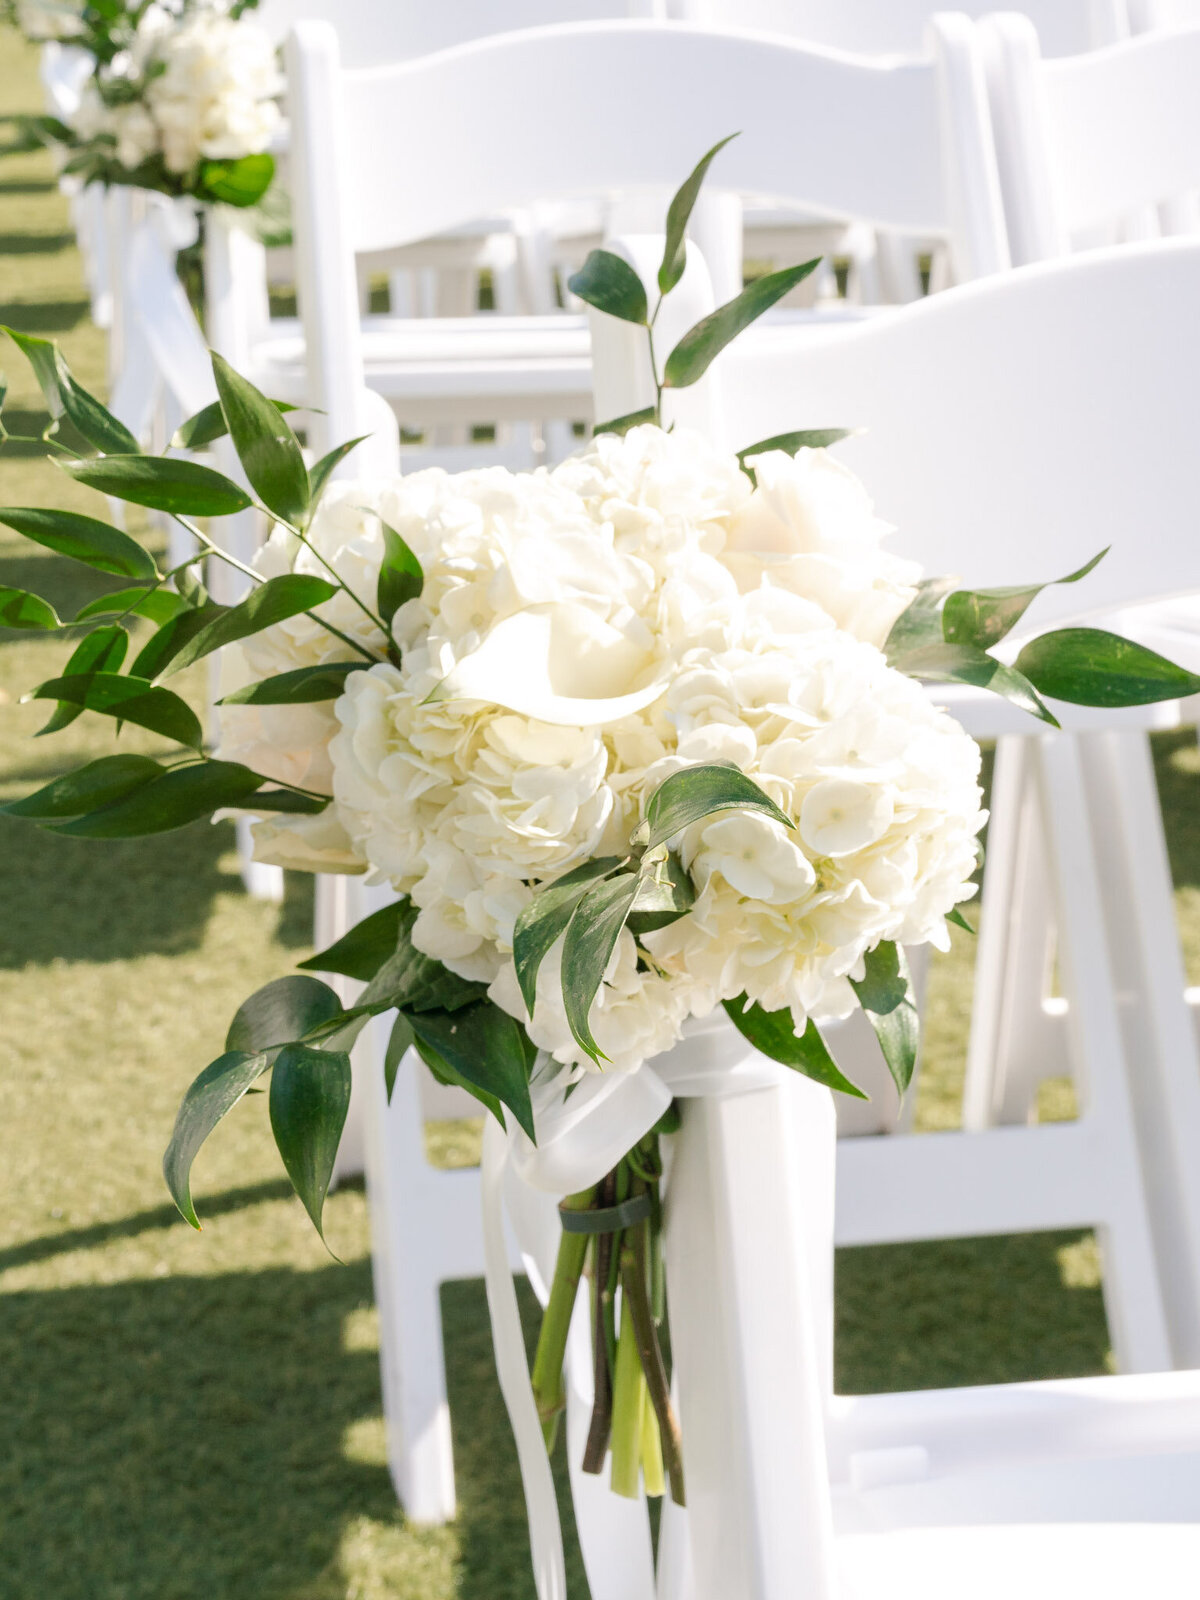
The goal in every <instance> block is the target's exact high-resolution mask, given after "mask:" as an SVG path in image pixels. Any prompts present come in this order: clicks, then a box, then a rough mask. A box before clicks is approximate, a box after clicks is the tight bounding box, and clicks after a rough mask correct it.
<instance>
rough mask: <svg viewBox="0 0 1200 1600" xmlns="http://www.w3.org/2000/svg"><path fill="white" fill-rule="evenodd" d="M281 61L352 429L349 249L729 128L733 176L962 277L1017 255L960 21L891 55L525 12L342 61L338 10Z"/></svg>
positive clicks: (325, 387)
mask: <svg viewBox="0 0 1200 1600" xmlns="http://www.w3.org/2000/svg"><path fill="white" fill-rule="evenodd" d="M287 62H288V76H289V94H290V111H291V120H292V148H293V168H294V201H295V226H296V239H297V249H298V258H299V269H300V270H299V278H300V298H301V310H302V315H303V317H304V320H305V331H306V337H307V339H308V348H309V352H310V362H311V364H312V368H313V371H314V382H315V389H314V395H313V398H314V403H316V404H318V405H322V406H323V407H324V408H325V410H326V411H327V412H329V414H330V416H331V418H334V419H336V421H337V424H338V425H337V426H336V427H335V426H334V425H333V423H331V425H330V431H331V432H333V433H336V432H338V431H339V428H340V431H341V432H342V433H345V432H346V431H347V429H346V426H345V424H346V422H347V420H349V421H350V425H351V429H352V428H353V421H352V419H351V418H349V417H348V414H347V413H345V412H344V411H340V410H339V407H340V405H341V400H340V399H339V397H338V396H339V394H341V393H343V392H344V391H346V390H348V389H349V388H351V387H354V386H355V384H354V379H353V376H352V374H351V373H350V368H352V367H353V368H354V370H355V371H357V363H358V362H359V356H358V339H359V333H358V311H357V303H356V299H355V286H354V272H353V259H354V254H355V252H360V251H367V250H376V249H388V248H392V247H394V246H396V245H399V244H403V243H406V242H409V241H412V240H417V239H421V238H427V237H429V236H431V235H436V234H438V233H441V232H444V231H445V230H446V229H448V228H451V227H454V226H455V225H457V224H459V223H462V222H464V221H467V220H468V219H470V218H472V217H478V216H481V215H489V214H494V213H495V212H496V211H497V210H502V209H509V208H516V207H521V206H525V205H529V204H532V203H534V202H537V201H540V200H555V199H563V198H568V197H571V196H573V195H580V194H596V193H604V192H608V191H613V190H622V189H624V190H628V189H636V188H639V187H643V188H644V187H663V188H667V189H669V188H671V187H673V186H674V185H675V184H677V183H678V182H679V181H680V178H681V177H682V175H683V174H685V173H686V172H687V171H688V170H689V168H690V166H691V165H692V164H693V163H694V162H695V160H696V159H697V157H698V156H699V154H700V153H701V152H703V151H704V150H705V149H707V148H708V147H709V146H710V145H712V144H714V143H715V142H716V141H717V140H718V139H719V138H721V137H722V136H723V135H725V134H727V133H730V132H732V131H733V130H735V129H738V128H740V129H742V130H743V132H742V136H741V137H740V138H739V139H737V140H735V141H734V143H733V144H732V145H730V146H729V148H728V149H727V150H726V151H724V152H723V153H722V157H721V170H720V177H719V183H720V184H721V185H722V186H723V187H727V188H728V189H731V190H742V191H750V192H757V193H760V194H769V195H772V196H774V197H776V198H777V199H779V200H781V201H784V202H786V203H789V204H795V205H797V206H803V207H806V208H807V209H808V210H810V211H815V212H817V213H821V214H827V215H831V216H839V217H849V218H854V219H861V220H866V221H871V222H875V223H878V224H880V225H883V226H890V227H894V228H897V229H901V230H904V231H910V232H916V233H922V234H934V235H942V236H945V237H948V238H949V239H950V240H951V243H952V249H953V253H954V255H955V257H956V266H957V270H958V273H959V275H960V276H962V277H972V276H976V275H979V274H982V273H986V272H991V271H998V270H1002V269H1003V268H1004V267H1006V266H1007V264H1008V257H1007V249H1006V244H1005V239H1004V233H1003V225H1002V219H1001V216H1000V206H999V190H998V184H997V179H996V173H995V165H994V159H993V152H992V148H991V136H990V127H989V125H988V120H987V114H986V106H985V105H984V104H983V103H982V102H983V98H984V86H983V77H982V71H981V64H980V62H979V59H978V57H977V55H976V52H975V41H974V31H973V29H972V26H971V24H969V23H967V22H965V21H963V20H962V19H957V18H953V17H949V18H945V19H942V20H941V21H940V23H939V25H938V26H937V27H936V28H935V29H934V30H933V34H932V45H931V54H930V55H929V57H928V58H926V59H923V60H920V61H911V62H901V63H875V62H867V61H862V60H859V59H857V58H855V57H851V56H844V55H839V54H836V53H834V52H830V51H824V50H819V49H813V48H809V47H806V46H802V45H800V44H797V43H794V42H792V41H789V40H773V39H765V38H762V37H758V36H753V35H745V34H737V33H732V32H720V31H713V30H707V29H699V28H694V27H689V26H685V25H682V24H658V23H653V22H646V23H638V22H614V23H591V24H574V25H565V26H560V27H552V28H540V29H531V30H528V31H526V32H523V33H518V34H508V35H503V36H499V37H495V38H490V39H484V40H480V41H478V42H476V43H473V44H469V45H464V46H461V47H459V48H456V49H453V50H447V51H443V52H440V53H439V54H437V55H434V56H427V57H423V58H421V59H420V60H414V61H410V62H405V63H402V64H399V65H392V66H388V67H381V68H375V69H370V70H364V71H344V70H343V69H342V68H341V65H340V62H339V55H338V43H337V37H336V35H335V33H334V30H333V29H332V27H330V26H329V25H328V24H302V25H301V26H299V27H298V28H297V29H296V30H295V31H294V33H293V34H292V36H291V37H290V39H289V41H288V45H287ZM614 84H619V85H620V86H621V92H620V102H619V105H618V104H616V103H615V102H614V99H613V94H612V90H611V85H614ZM698 84H701V85H712V86H714V92H711V93H699V92H697V89H696V85H698ZM447 108H452V111H453V114H452V116H449V117H448V110H447ZM834 127H836V128H837V129H838V136H837V138H836V139H834V138H831V137H830V132H829V130H830V129H831V128H834ZM433 128H439V129H442V130H443V133H442V134H439V136H438V137H437V138H435V139H431V138H430V129H433ZM335 368H338V369H345V371H344V373H343V376H342V377H341V378H337V379H335V377H334V372H335ZM339 385H340V389H339ZM335 390H337V391H338V393H335Z"/></svg>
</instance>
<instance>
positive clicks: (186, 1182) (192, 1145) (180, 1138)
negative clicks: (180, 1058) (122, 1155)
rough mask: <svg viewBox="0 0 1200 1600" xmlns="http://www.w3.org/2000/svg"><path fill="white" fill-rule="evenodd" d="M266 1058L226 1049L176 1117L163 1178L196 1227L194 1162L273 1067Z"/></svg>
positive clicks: (198, 1224)
mask: <svg viewBox="0 0 1200 1600" xmlns="http://www.w3.org/2000/svg"><path fill="white" fill-rule="evenodd" d="M270 1064H271V1063H270V1059H269V1058H268V1057H267V1056H264V1055H248V1054H246V1052H245V1051H243V1050H227V1051H226V1052H225V1054H224V1055H221V1056H218V1057H217V1059H216V1060H215V1061H210V1062H209V1064H208V1066H207V1067H205V1069H204V1071H203V1072H202V1073H201V1074H200V1076H199V1077H198V1078H197V1079H196V1081H195V1082H194V1083H193V1084H192V1086H191V1088H190V1089H189V1090H188V1092H187V1094H185V1095H184V1097H183V1104H182V1105H181V1106H180V1107H179V1113H178V1115H177V1116H176V1118H175V1129H174V1132H173V1133H172V1134H171V1142H170V1144H168V1146H167V1153H166V1155H164V1156H163V1177H164V1178H165V1179H166V1180H167V1188H168V1189H169V1190H170V1191H171V1198H172V1199H173V1200H174V1202H175V1204H176V1205H177V1206H178V1207H179V1212H180V1215H181V1216H182V1217H183V1218H184V1220H185V1221H187V1222H190V1223H191V1225H192V1227H193V1228H198V1227H199V1226H200V1219H199V1218H198V1217H197V1215H196V1208H195V1206H194V1205H193V1204H192V1188H191V1175H192V1162H193V1161H195V1159H196V1155H197V1153H198V1151H199V1149H200V1146H201V1145H202V1144H203V1143H204V1141H205V1140H206V1139H207V1138H208V1136H209V1134H210V1133H211V1132H212V1131H213V1129H214V1128H215V1127H216V1125H217V1123H218V1122H220V1120H221V1118H222V1117H223V1116H225V1114H226V1112H228V1111H232V1109H233V1108H234V1106H235V1105H237V1103H238V1101H239V1100H240V1099H241V1098H242V1096H243V1095H244V1094H245V1093H246V1091H247V1090H248V1089H249V1088H250V1086H251V1085H252V1084H253V1083H254V1081H255V1080H256V1079H257V1078H260V1077H261V1076H262V1075H263V1073H264V1072H265V1071H266V1070H267V1068H268V1067H269V1066H270Z"/></svg>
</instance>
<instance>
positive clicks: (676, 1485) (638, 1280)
mask: <svg viewBox="0 0 1200 1600" xmlns="http://www.w3.org/2000/svg"><path fill="white" fill-rule="evenodd" d="M621 1290H622V1294H621V1304H622V1307H623V1308H627V1309H628V1312H629V1318H630V1322H631V1324H632V1326H633V1329H634V1332H635V1335H636V1338H637V1350H638V1355H639V1357H640V1359H641V1366H642V1369H643V1371H644V1372H645V1376H646V1383H647V1386H648V1387H649V1390H650V1400H651V1402H652V1404H653V1406H654V1412H655V1415H656V1416H657V1418H658V1431H659V1434H660V1436H661V1439H662V1453H663V1465H664V1466H665V1468H666V1471H667V1476H668V1478H669V1479H670V1481H671V1498H672V1500H674V1502H675V1504H676V1505H677V1506H681V1505H684V1504H685V1500H684V1488H683V1445H682V1441H681V1439H680V1434H679V1422H678V1420H677V1418H676V1416H675V1410H674V1407H673V1406H672V1405H671V1390H670V1385H669V1384H668V1382H667V1369H666V1366H665V1365H664V1363H663V1357H662V1350H661V1348H660V1346H659V1343H658V1331H657V1329H656V1328H655V1326H654V1313H653V1311H652V1310H651V1306H650V1296H649V1294H648V1292H647V1288H646V1226H645V1224H644V1223H639V1224H638V1226H637V1227H636V1228H632V1229H630V1232H629V1234H627V1235H626V1242H625V1243H624V1244H623V1245H622V1247H621ZM622 1333H624V1318H623V1317H622ZM618 1360H619V1357H618ZM613 1435H614V1440H615V1437H616V1423H615V1420H614V1424H613ZM613 1448H614V1454H615V1450H616V1446H615V1443H614V1447H613Z"/></svg>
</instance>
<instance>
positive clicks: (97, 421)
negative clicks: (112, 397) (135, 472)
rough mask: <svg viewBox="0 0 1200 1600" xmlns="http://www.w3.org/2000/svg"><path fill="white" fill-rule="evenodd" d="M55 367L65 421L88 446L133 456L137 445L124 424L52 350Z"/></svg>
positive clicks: (137, 447) (111, 452)
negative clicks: (54, 356)
mask: <svg viewBox="0 0 1200 1600" xmlns="http://www.w3.org/2000/svg"><path fill="white" fill-rule="evenodd" d="M55 355H56V357H57V366H58V379H59V393H60V395H61V397H62V407H63V411H64V413H65V415H66V417H67V420H68V421H69V422H70V423H71V424H72V425H73V426H74V427H75V428H76V429H77V430H78V431H79V432H80V433H81V434H82V435H83V437H84V438H85V439H86V440H87V442H88V443H89V444H90V445H93V446H95V448H96V449H97V450H103V452H104V453H105V455H109V456H116V455H121V456H123V455H137V453H138V451H139V450H140V449H141V445H140V444H139V443H138V442H137V440H136V439H135V438H134V436H133V434H132V433H130V431H129V429H128V428H127V427H126V426H125V424H124V423H123V422H121V421H119V420H118V419H117V418H116V417H114V416H113V414H112V412H111V411H109V410H108V408H107V407H106V406H103V405H101V403H100V402H99V400H97V399H96V397H95V395H94V394H89V393H88V391H87V390H86V389H85V388H84V387H83V386H82V384H79V383H77V382H76V381H75V379H74V378H73V377H72V376H71V373H70V371H69V370H68V368H67V364H66V362H65V361H64V360H63V358H62V356H61V355H58V352H57V351H56V352H55Z"/></svg>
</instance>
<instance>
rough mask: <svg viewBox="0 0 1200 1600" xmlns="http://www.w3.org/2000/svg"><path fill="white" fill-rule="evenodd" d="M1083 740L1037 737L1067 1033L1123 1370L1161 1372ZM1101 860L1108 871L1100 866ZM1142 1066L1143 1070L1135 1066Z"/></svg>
mask: <svg viewBox="0 0 1200 1600" xmlns="http://www.w3.org/2000/svg"><path fill="white" fill-rule="evenodd" d="M1080 744H1081V741H1080V739H1079V737H1078V736H1073V735H1069V734H1059V735H1049V736H1046V737H1038V738H1037V739H1036V741H1033V740H1031V750H1033V751H1034V752H1035V754H1036V759H1037V763H1038V768H1039V774H1038V776H1039V788H1040V793H1041V800H1042V808H1043V809H1042V826H1043V828H1044V830H1045V837H1046V840H1047V844H1048V849H1049V855H1050V860H1051V863H1052V869H1053V877H1054V889H1055V897H1056V902H1057V908H1058V920H1059V927H1060V929H1061V945H1060V962H1061V966H1062V973H1063V986H1064V989H1065V991H1066V993H1067V995H1068V998H1069V1002H1070V1008H1069V1012H1068V1016H1069V1023H1070V1026H1069V1036H1070V1041H1071V1048H1072V1057H1073V1060H1074V1066H1075V1076H1076V1082H1077V1083H1078V1085H1079V1090H1080V1102H1081V1113H1082V1120H1083V1126H1084V1128H1085V1130H1086V1134H1087V1137H1088V1139H1089V1142H1090V1143H1091V1145H1092V1148H1093V1157H1092V1164H1093V1166H1094V1168H1095V1170H1097V1171H1099V1172H1102V1173H1103V1174H1104V1180H1105V1184H1106V1186H1107V1189H1108V1192H1109V1195H1110V1196H1111V1198H1112V1202H1113V1203H1112V1205H1111V1207H1110V1209H1109V1214H1108V1218H1107V1221H1106V1225H1105V1226H1104V1227H1102V1228H1101V1229H1100V1242H1101V1248H1102V1250H1103V1251H1104V1260H1105V1278H1104V1298H1105V1307H1106V1309H1107V1312H1108V1321H1109V1332H1110V1335H1111V1337H1112V1346H1113V1355H1114V1358H1115V1360H1116V1363H1117V1368H1118V1370H1119V1371H1121V1372H1161V1371H1166V1370H1168V1369H1169V1368H1170V1367H1171V1365H1172V1361H1173V1352H1172V1348H1171V1339H1170V1334H1169V1327H1168V1321H1167V1316H1166V1310H1165V1300H1164V1296H1163V1288H1162V1284H1161V1282H1160V1275H1159V1271H1158V1263H1157V1259H1156V1251H1155V1240H1154V1234H1153V1231H1152V1228H1151V1225H1150V1213H1149V1208H1148V1205H1147V1198H1146V1189H1145V1175H1144V1171H1143V1169H1144V1166H1145V1162H1144V1158H1143V1155H1142V1152H1141V1151H1140V1150H1139V1148H1138V1144H1137V1138H1136V1134H1135V1131H1134V1130H1135V1119H1134V1109H1133V1102H1132V1095H1131V1082H1132V1074H1131V1072H1130V1069H1129V1061H1128V1058H1127V1057H1126V1054H1125V1049H1124V1044H1123V1039H1122V1033H1121V1027H1120V1023H1119V1020H1118V1008H1117V1002H1116V992H1115V984H1114V981H1113V975H1112V969H1111V967H1110V964H1109V951H1108V945H1107V935H1106V930H1105V917H1104V911H1105V907H1104V902H1103V899H1102V895H1101V889H1100V883H1101V880H1102V878H1103V877H1104V875H1105V874H1106V873H1107V871H1108V870H1109V863H1108V862H1107V861H1105V860H1104V858H1103V857H1102V856H1101V855H1100V854H1099V853H1098V852H1097V848H1096V841H1094V840H1093V838H1092V831H1091V826H1090V808H1089V798H1088V785H1087V783H1086V781H1085V777H1084V771H1083V764H1082V761H1081V759H1080ZM1101 863H1103V865H1101ZM1139 1065H1140V1064H1139Z"/></svg>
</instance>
